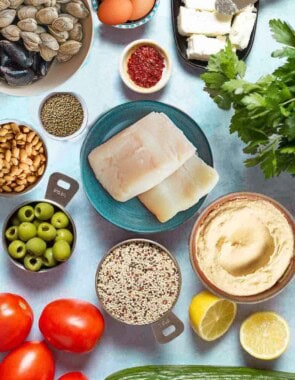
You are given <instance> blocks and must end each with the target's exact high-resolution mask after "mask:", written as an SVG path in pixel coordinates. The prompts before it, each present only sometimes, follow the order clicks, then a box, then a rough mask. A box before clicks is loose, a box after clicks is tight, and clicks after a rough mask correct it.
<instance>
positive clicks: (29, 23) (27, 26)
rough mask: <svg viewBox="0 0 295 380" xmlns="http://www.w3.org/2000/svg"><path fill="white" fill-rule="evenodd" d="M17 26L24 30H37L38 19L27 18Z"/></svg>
mask: <svg viewBox="0 0 295 380" xmlns="http://www.w3.org/2000/svg"><path fill="white" fill-rule="evenodd" d="M17 26H18V27H19V28H20V29H21V30H23V31H24V32H35V30H36V29H37V21H36V20H35V19H34V18H25V19H23V20H20V21H19V22H18V23H17Z"/></svg>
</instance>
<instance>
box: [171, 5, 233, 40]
mask: <svg viewBox="0 0 295 380" xmlns="http://www.w3.org/2000/svg"><path fill="white" fill-rule="evenodd" d="M231 20H232V16H227V15H222V14H220V13H218V12H207V11H201V12H200V11H196V10H194V9H189V8H185V7H182V6H181V7H180V8H179V14H178V17H177V26H178V32H179V34H181V35H182V36H190V35H191V34H204V35H206V36H213V37H214V36H221V35H224V34H229V32H230V28H231Z"/></svg>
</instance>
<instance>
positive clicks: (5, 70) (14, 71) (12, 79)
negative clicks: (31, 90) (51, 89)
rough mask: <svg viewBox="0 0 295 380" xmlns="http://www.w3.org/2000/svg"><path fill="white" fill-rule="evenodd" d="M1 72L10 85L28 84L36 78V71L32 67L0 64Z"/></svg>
mask: <svg viewBox="0 0 295 380" xmlns="http://www.w3.org/2000/svg"><path fill="white" fill-rule="evenodd" d="M0 74H2V76H3V78H4V79H5V80H6V82H7V83H8V84H9V85H10V86H26V85H28V84H30V83H32V82H33V80H34V78H35V73H34V71H33V70H31V69H30V68H27V69H23V68H16V67H5V66H0Z"/></svg>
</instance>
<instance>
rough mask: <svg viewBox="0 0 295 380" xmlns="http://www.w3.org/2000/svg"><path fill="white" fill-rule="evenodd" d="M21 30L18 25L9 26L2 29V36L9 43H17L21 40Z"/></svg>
mask: <svg viewBox="0 0 295 380" xmlns="http://www.w3.org/2000/svg"><path fill="white" fill-rule="evenodd" d="M20 32H21V31H20V29H19V27H17V26H16V25H8V26H6V27H5V28H3V29H1V34H2V36H3V37H4V38H6V39H7V40H9V41H13V42H16V41H18V40H19V39H20Z"/></svg>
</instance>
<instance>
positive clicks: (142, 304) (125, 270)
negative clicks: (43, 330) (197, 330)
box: [95, 239, 184, 343]
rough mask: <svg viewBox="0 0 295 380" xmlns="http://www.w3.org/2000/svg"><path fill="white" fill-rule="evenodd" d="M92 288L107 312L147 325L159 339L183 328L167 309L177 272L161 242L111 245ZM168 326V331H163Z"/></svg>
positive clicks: (178, 276)
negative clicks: (170, 328) (170, 329)
mask: <svg viewBox="0 0 295 380" xmlns="http://www.w3.org/2000/svg"><path fill="white" fill-rule="evenodd" d="M95 288H96V293H97V296H98V299H99V301H100V303H101V304H102V306H103V308H104V309H105V311H106V312H107V313H108V314H109V315H111V316H112V317H113V318H115V319H116V320H117V321H120V322H123V323H125V324H128V325H133V326H143V325H150V326H151V327H152V330H153V333H154V336H155V338H156V340H157V341H158V342H159V343H168V342H170V341H171V340H172V339H174V338H176V337H177V336H178V335H180V334H181V333H182V332H183V329H184V326H183V323H182V322H181V321H180V320H179V319H178V318H177V317H176V316H175V315H174V314H173V313H172V311H171V310H172V309H173V307H174V306H175V304H176V302H177V300H178V297H179V294H180V289H181V272H180V268H179V265H178V263H177V261H176V260H175V258H174V257H173V256H172V255H171V253H170V252H169V251H168V250H167V249H166V248H165V247H163V246H162V245H160V244H158V243H156V242H154V241H152V240H148V239H129V240H126V241H123V242H122V243H119V244H117V245H115V246H114V247H113V248H111V249H110V250H109V252H108V253H107V254H106V255H105V257H104V258H103V259H102V261H101V263H100V264H99V266H98V269H97V272H96V278H95ZM169 327H173V329H172V332H171V331H170V332H167V333H165V330H166V328H169Z"/></svg>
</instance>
